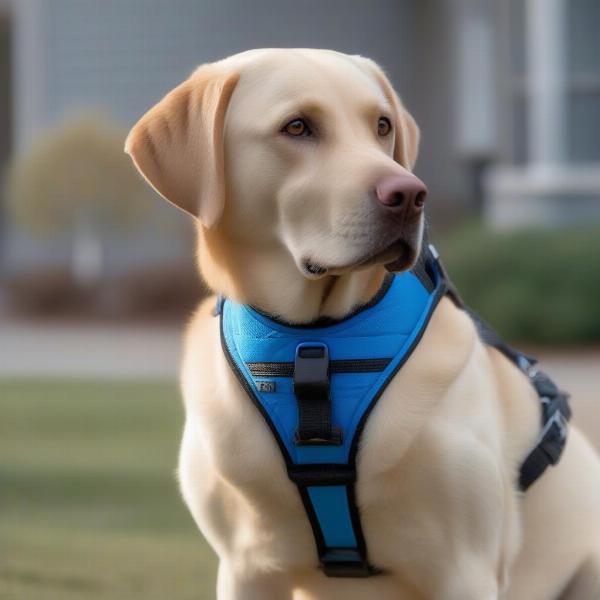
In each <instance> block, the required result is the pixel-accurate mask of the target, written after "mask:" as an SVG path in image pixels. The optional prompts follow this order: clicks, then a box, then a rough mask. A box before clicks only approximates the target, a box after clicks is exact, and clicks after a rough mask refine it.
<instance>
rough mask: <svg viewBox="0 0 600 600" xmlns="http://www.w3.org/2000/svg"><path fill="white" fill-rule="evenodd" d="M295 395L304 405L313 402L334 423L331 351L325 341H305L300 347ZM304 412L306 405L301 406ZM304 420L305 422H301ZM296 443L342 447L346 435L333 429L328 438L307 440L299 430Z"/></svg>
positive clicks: (296, 359) (299, 444)
mask: <svg viewBox="0 0 600 600" xmlns="http://www.w3.org/2000/svg"><path fill="white" fill-rule="evenodd" d="M294 394H296V396H297V397H298V399H299V400H300V399H302V403H311V404H313V405H314V407H315V409H316V411H317V412H318V410H319V408H320V409H321V412H322V413H324V414H321V417H324V418H326V419H328V422H329V423H330V422H331V401H330V399H329V349H328V348H327V346H326V345H325V344H323V343H321V342H304V343H302V344H298V346H297V348H296V358H295V361H294ZM300 410H301V411H302V410H303V406H302V405H301V406H300ZM301 420H302V419H301ZM294 443H295V444H296V445H298V446H310V445H319V446H320V445H327V446H331V445H333V446H339V445H341V444H342V432H341V431H340V430H339V429H338V428H335V427H331V426H330V427H329V433H328V435H327V436H326V437H325V436H313V437H305V436H302V435H300V432H299V431H296V435H295V437H294Z"/></svg>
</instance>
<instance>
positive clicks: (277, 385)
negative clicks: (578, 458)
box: [216, 246, 571, 577]
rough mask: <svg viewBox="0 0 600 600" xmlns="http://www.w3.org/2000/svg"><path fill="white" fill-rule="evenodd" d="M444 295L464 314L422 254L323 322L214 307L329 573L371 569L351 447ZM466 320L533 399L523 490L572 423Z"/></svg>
mask: <svg viewBox="0 0 600 600" xmlns="http://www.w3.org/2000/svg"><path fill="white" fill-rule="evenodd" d="M444 294H446V295H448V296H449V297H450V298H451V299H452V301H453V302H454V303H455V304H456V305H457V306H458V307H459V308H462V309H465V310H468V309H466V307H465V306H464V304H463V303H462V300H461V299H460V296H459V295H458V293H457V292H456V290H455V289H454V287H453V286H452V284H451V282H450V281H449V279H448V277H447V275H446V273H445V271H444V269H443V266H442V265H441V263H440V262H439V259H438V256H437V253H436V252H435V249H434V248H433V247H432V246H425V247H424V251H423V253H422V255H421V257H420V259H419V261H418V263H417V265H416V267H415V268H414V270H413V271H411V272H405V273H401V274H397V275H388V277H387V278H386V281H385V283H384V286H383V287H382V289H381V290H380V292H379V293H378V294H377V296H376V297H375V299H374V300H373V301H371V302H370V303H369V304H368V305H366V306H364V307H362V308H359V309H358V310H357V311H356V312H355V313H354V314H352V315H350V316H349V317H347V318H346V319H343V320H341V321H338V322H335V323H333V324H327V325H318V324H316V325H314V326H291V325H286V324H284V323H280V322H278V321H276V320H275V319H273V318H270V317H269V316H267V315H264V314H262V313H260V312H258V311H257V310H255V309H253V308H252V307H250V306H247V305H240V304H236V303H235V302H232V301H230V300H225V299H220V301H219V303H218V306H217V313H216V314H220V316H221V344H222V347H223V351H224V353H225V356H226V357H227V359H228V361H229V363H230V365H231V367H232V369H233V371H234V373H235V374H236V376H237V377H238V379H239V381H240V383H241V384H242V386H243V387H244V389H245V390H246V392H247V393H248V395H249V397H250V399H251V400H252V401H253V402H254V404H255V405H256V407H257V408H258V410H259V411H260V413H261V414H262V416H263V417H264V419H265V421H266V423H267V425H268V426H269V428H270V429H271V431H272V433H273V435H274V436H275V439H276V441H277V443H278V445H279V448H280V450H281V452H282V454H283V457H284V459H285V464H286V468H287V472H288V476H289V477H290V479H291V480H292V481H293V482H294V483H295V484H296V485H297V487H298V491H299V493H300V497H301V498H302V502H303V504H304V508H305V510H306V514H307V516H308V518H309V521H310V524H311V527H312V531H313V534H314V538H315V542H316V546H317V552H318V557H319V562H320V566H321V568H322V569H323V571H324V573H325V574H326V575H328V576H331V577H367V576H370V575H374V574H376V573H378V572H379V571H378V569H377V568H375V567H373V566H372V565H371V564H370V563H369V561H368V557H367V548H366V544H365V540H364V535H363V531H362V527H361V522H360V515H359V512H358V508H357V505H356V498H355V483H356V454H357V451H358V443H359V440H360V436H361V433H362V430H363V428H364V425H365V422H366V420H367V418H368V416H369V414H370V412H371V410H372V409H373V407H374V406H375V404H376V402H377V400H378V399H379V398H380V396H381V394H382V393H383V391H384V390H385V388H386V387H387V385H388V384H389V382H390V381H391V379H392V378H393V376H394V375H395V374H396V373H397V371H398V370H399V369H400V368H401V367H402V365H403V364H404V363H405V362H406V360H407V359H408V358H409V357H410V355H411V353H412V351H413V349H414V348H415V347H416V345H417V344H418V342H419V340H420V339H421V336H422V335H423V333H424V331H425V329H426V328H427V324H428V322H429V319H430V317H431V315H432V313H433V311H434V309H435V307H436V306H437V304H438V302H439V300H440V298H441V297H442V296H443V295H444ZM468 312H469V313H470V315H471V317H472V319H473V321H474V324H475V326H476V327H477V330H478V332H479V336H480V338H481V340H482V342H483V343H485V344H487V345H489V346H493V347H495V348H497V349H498V350H499V351H500V352H502V353H503V354H504V355H505V356H506V357H507V358H508V359H509V360H510V361H511V362H513V363H514V364H515V365H516V366H517V367H518V368H519V369H520V370H521V371H522V372H523V373H524V374H525V375H526V376H527V377H528V378H529V380H530V382H531V384H532V385H533V387H534V388H535V390H536V392H537V394H538V396H539V399H540V408H541V410H540V415H541V419H540V420H541V430H540V434H539V437H538V440H537V443H536V445H535V446H534V448H533V449H532V450H531V452H530V453H529V454H528V455H527V457H525V459H524V461H523V463H522V464H521V469H520V473H519V480H518V482H517V483H518V486H519V488H520V489H521V490H522V491H525V490H526V489H528V488H529V487H530V486H531V485H532V484H533V483H534V482H535V481H536V480H537V479H538V478H539V477H540V476H541V475H542V474H543V473H544V471H545V470H546V468H547V467H548V466H550V465H554V464H556V463H557V462H558V461H559V459H560V456H561V454H562V451H563V449H564V446H565V444H566V439H567V423H568V420H569V418H570V416H571V411H570V408H569V404H568V394H565V393H564V392H562V391H561V390H559V389H558V388H557V387H556V385H554V383H553V382H552V381H551V380H550V379H549V378H548V377H547V375H545V374H544V373H543V372H541V371H538V370H537V369H536V368H535V362H536V361H535V360H534V359H532V358H530V357H528V356H526V355H525V354H522V353H520V352H518V351H516V350H514V349H513V348H511V347H509V346H507V345H506V344H505V343H504V342H503V341H502V340H501V339H500V338H499V337H498V335H497V334H496V333H495V331H494V330H493V329H491V328H490V327H489V326H488V325H487V324H486V323H485V322H483V321H482V320H481V319H480V318H479V317H478V316H477V315H475V314H474V313H472V311H468Z"/></svg>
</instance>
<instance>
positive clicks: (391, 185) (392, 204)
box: [375, 173, 427, 216]
mask: <svg viewBox="0 0 600 600" xmlns="http://www.w3.org/2000/svg"><path fill="white" fill-rule="evenodd" d="M375 193H376V195H377V200H379V203H380V204H381V205H383V206H385V207H386V208H387V209H390V210H392V211H394V212H405V213H406V215H407V216H408V215H410V214H411V213H414V214H418V213H420V212H421V211H422V210H423V206H424V205H425V199H426V198H427V186H426V185H425V184H424V183H423V182H422V181H421V180H420V179H419V178H418V177H416V176H415V175H411V174H409V173H407V174H401V175H392V176H390V177H386V178H385V179H384V180H383V181H380V182H379V183H378V184H377V186H376V187H375Z"/></svg>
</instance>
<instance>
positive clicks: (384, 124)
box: [377, 117, 392, 137]
mask: <svg viewBox="0 0 600 600" xmlns="http://www.w3.org/2000/svg"><path fill="white" fill-rule="evenodd" d="M391 130H392V124H391V123H390V120H389V119H388V118H387V117H379V122H378V123H377V134H378V135H380V136H381V137H385V136H386V135H388V133H389V132H390V131H391Z"/></svg>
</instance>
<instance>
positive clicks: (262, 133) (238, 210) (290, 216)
mask: <svg viewBox="0 0 600 600" xmlns="http://www.w3.org/2000/svg"><path fill="white" fill-rule="evenodd" d="M418 141H419V131H418V128H417V126H416V124H415V122H414V120H413V118H412V117H411V116H410V115H409V114H408V112H407V111H406V109H405V108H404V107H403V106H402V103H401V102H400V100H399V98H398V96H397V95H396V93H395V92H394V91H393V89H392V87H391V85H390V83H389V82H388V80H387V78H386V77H385V75H384V74H383V72H382V71H381V69H380V68H379V67H378V66H377V65H376V64H375V63H373V62H372V61H370V60H368V59H365V58H362V57H359V56H348V55H344V54H340V53H337V52H331V51H323V50H283V49H279V50H257V51H250V52H245V53H242V54H239V55H236V56H233V57H230V58H228V59H225V60H223V61H220V62H217V63H212V64H208V65H203V66H201V67H200V68H198V69H197V70H196V71H195V72H194V73H193V74H192V76H191V77H190V78H189V79H188V80H186V81H185V82H184V83H182V84H181V85H180V86H179V87H177V88H176V89H175V90H173V91H172V92H170V93H169V94H168V95H167V96H166V97H165V98H164V99H163V100H161V101H160V102H159V103H158V104H157V105H156V106H154V107H153V108H152V109H151V110H150V111H149V112H148V113H147V114H146V115H145V116H144V117H143V118H142V119H141V120H140V121H139V122H138V123H137V124H136V125H135V126H134V128H133V129H132V130H131V132H130V134H129V137H128V138H127V142H126V151H127V152H128V153H129V154H130V155H131V157H132V158H133V160H134V162H135V164H136V166H137V168H138V169H139V170H140V172H141V173H142V174H143V175H144V177H145V178H146V179H147V180H148V182H149V183H150V184H151V185H152V186H153V187H154V188H155V189H156V190H157V191H158V192H159V193H160V194H161V195H162V196H164V197H165V198H166V199H167V200H169V201H171V202H173V203H174V204H176V205H177V206H179V207H180V208H182V209H184V210H186V211H187V212H189V213H191V214H192V215H194V216H196V217H198V219H199V233H200V265H201V269H202V272H203V274H204V276H205V278H206V279H207V281H208V283H209V285H211V286H212V287H214V288H215V289H216V290H217V291H220V292H224V293H226V294H227V295H229V296H233V297H237V298H238V299H241V300H244V301H248V295H249V294H248V290H247V289H246V290H245V289H241V287H242V286H241V284H240V280H243V279H246V281H247V280H248V277H247V273H246V276H244V273H242V271H247V270H248V269H250V270H251V271H252V272H253V275H254V276H256V273H257V272H258V270H260V273H261V281H262V282H263V284H264V283H265V282H268V281H271V282H272V284H273V285H276V282H277V284H278V285H285V281H284V282H281V281H278V278H279V277H280V276H281V274H282V273H287V275H286V277H287V278H290V277H292V275H291V273H292V272H293V273H294V275H293V277H294V278H295V279H296V280H298V278H300V279H301V280H302V281H303V282H304V284H303V285H306V284H307V282H316V281H318V280H323V279H326V278H328V277H331V276H338V277H340V276H344V275H346V274H349V273H353V272H356V271H357V270H364V269H367V268H369V267H373V266H374V265H387V266H388V268H389V269H391V270H403V269H407V268H409V267H410V266H412V264H413V263H414V261H415V259H416V257H417V256H418V253H419V250H420V243H421V236H422V229H423V203H424V200H425V195H426V189H425V186H424V184H423V183H422V182H421V181H420V180H419V179H418V178H417V177H415V176H414V175H413V174H412V173H411V170H412V167H413V165H414V162H415V160H416V156H417V149H418ZM233 282H235V284H234V283H233ZM247 285H250V286H251V285H252V284H251V283H247ZM255 295H256V294H254V295H253V294H250V296H251V299H254V297H253V296H255ZM258 295H259V296H260V294H258Z"/></svg>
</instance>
